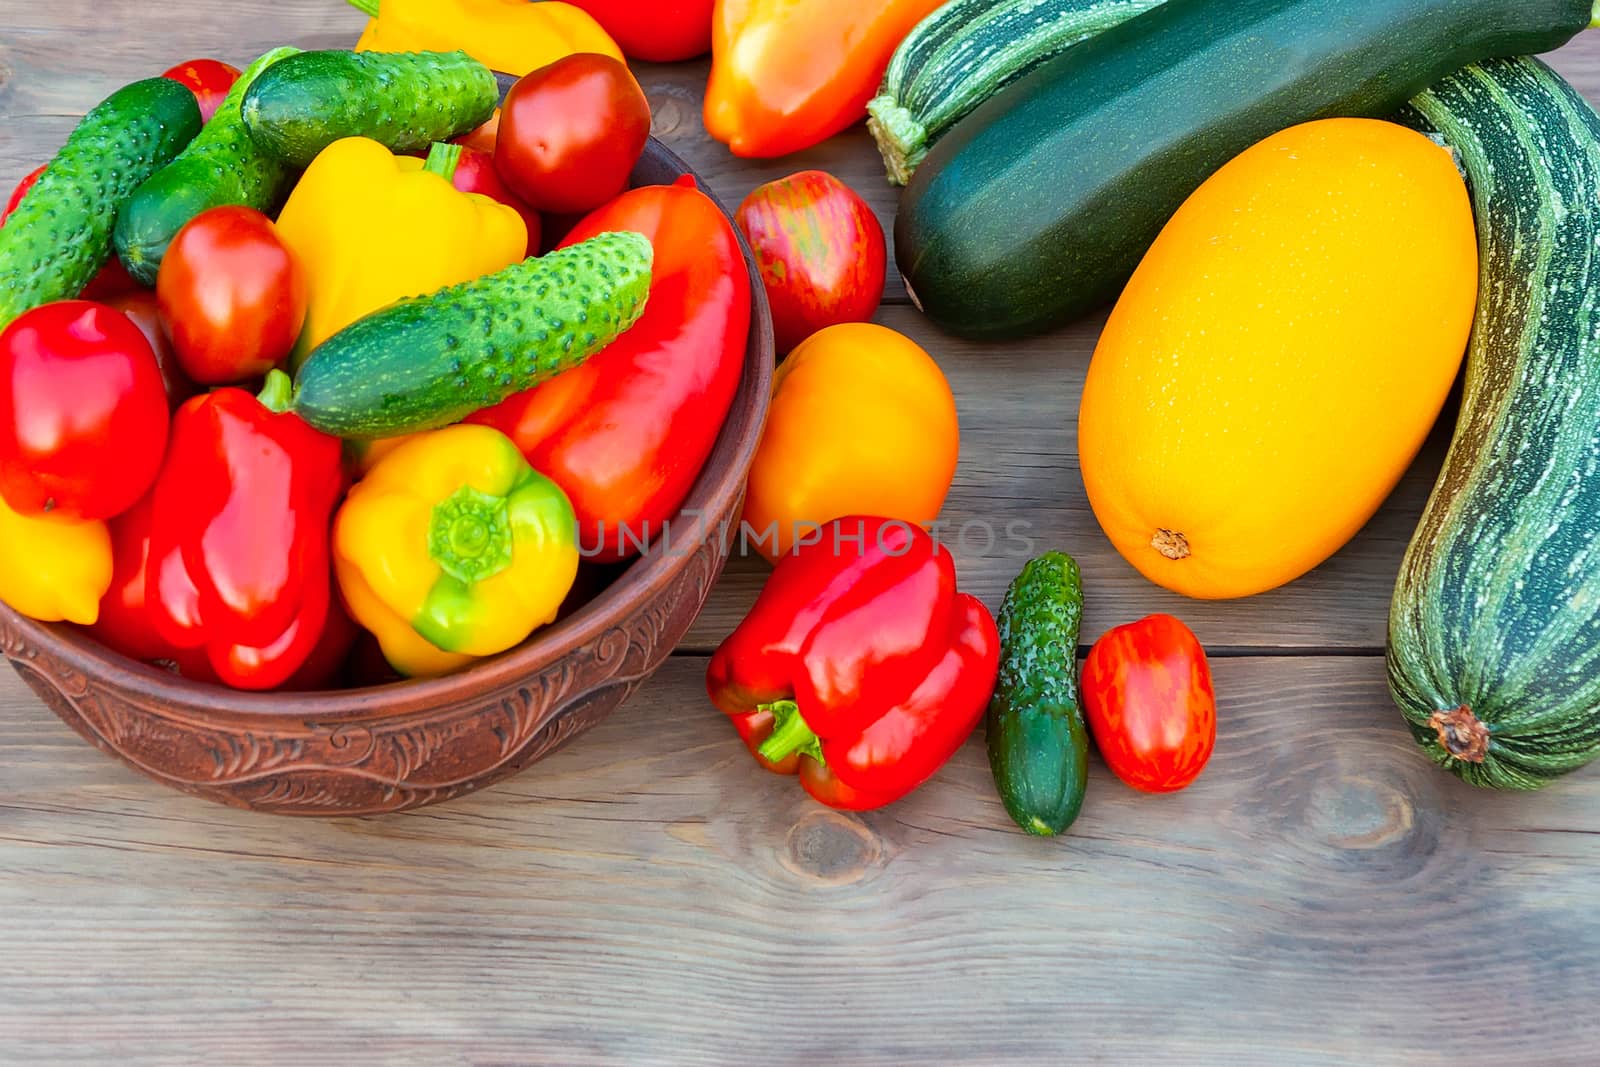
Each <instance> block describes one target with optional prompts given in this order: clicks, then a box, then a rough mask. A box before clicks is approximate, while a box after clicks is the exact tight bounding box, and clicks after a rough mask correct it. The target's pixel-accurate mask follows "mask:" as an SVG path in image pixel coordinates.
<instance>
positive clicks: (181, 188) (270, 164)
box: [112, 48, 299, 285]
mask: <svg viewBox="0 0 1600 1067" xmlns="http://www.w3.org/2000/svg"><path fill="white" fill-rule="evenodd" d="M298 51H299V49H298V48H275V49H273V50H272V51H271V52H268V53H267V54H266V55H264V56H262V57H261V58H260V59H257V60H256V61H255V62H254V63H252V64H250V66H248V67H246V68H245V70H244V73H242V74H240V75H239V80H238V81H236V82H234V83H233V88H231V89H229V90H228V95H227V96H226V97H225V98H223V101H222V104H221V106H220V107H218V108H217V112H216V114H215V115H213V116H211V121H210V122H208V123H206V125H205V128H204V129H203V130H201V131H200V135H199V136H198V137H196V138H195V139H194V140H193V141H191V142H190V143H189V147H188V148H185V149H184V150H183V152H182V154H181V155H179V156H178V158H177V159H174V160H173V161H172V162H171V163H168V164H167V165H166V166H165V167H162V168H161V169H160V170H159V171H157V172H156V173H155V174H154V175H153V176H151V177H150V179H149V180H148V181H146V182H145V183H144V184H143V185H141V186H139V188H138V189H136V190H134V193H133V196H132V197H131V198H130V199H129V200H128V202H127V203H126V204H124V205H123V206H122V211H121V212H120V213H119V214H118V215H117V227H116V230H115V231H114V232H113V233H112V244H113V245H115V247H116V250H117V255H118V257H119V258H121V260H122V265H123V266H124V267H126V268H128V273H129V274H130V275H132V276H133V278H134V279H135V280H136V281H138V282H140V283H141V284H143V285H154V284H155V281H156V274H157V272H159V271H160V269H161V259H162V257H163V256H165V255H166V254H167V246H168V245H169V244H171V243H172V239H173V238H174V237H176V236H177V235H178V231H179V230H181V229H183V227H184V224H185V223H187V222H188V221H189V220H190V219H192V218H194V217H195V216H196V215H198V214H200V213H201V212H202V211H207V210H209V209H211V208H214V207H222V206H223V205H225V204H244V205H246V206H247V207H253V208H255V209H256V210H257V211H272V210H274V209H275V208H277V206H278V204H279V201H281V200H282V199H283V194H284V191H285V190H286V188H287V187H288V183H289V168H288V167H287V166H286V165H285V164H284V163H283V161H282V160H280V159H278V158H277V157H276V156H273V155H269V154H267V153H265V152H263V151H261V150H260V149H259V148H257V147H256V145H255V142H254V141H253V140H252V139H251V137H250V135H249V134H248V133H247V132H245V128H244V120H243V118H242V116H241V115H240V110H239V109H240V104H241V103H242V101H243V100H244V94H245V92H246V91H247V90H248V89H249V88H250V86H251V85H252V84H254V82H255V80H256V78H257V77H258V76H259V75H260V74H261V72H262V71H264V70H266V69H267V68H268V67H270V66H271V65H272V64H274V63H276V62H278V61H279V60H281V59H284V58H285V57H287V56H292V55H294V54H295V53H297V52H298Z"/></svg>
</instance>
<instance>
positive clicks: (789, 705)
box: [756, 700, 827, 764]
mask: <svg viewBox="0 0 1600 1067" xmlns="http://www.w3.org/2000/svg"><path fill="white" fill-rule="evenodd" d="M756 710H757V711H766V712H770V713H771V714H772V717H773V719H774V720H775V724H774V725H773V728H772V736H771V737H768V738H767V739H766V740H765V741H763V742H761V747H760V748H759V749H757V751H758V752H759V753H760V754H761V758H762V759H764V760H766V761H767V762H769V763H781V762H783V761H784V760H785V759H787V758H789V757H790V756H792V755H794V754H795V753H796V752H798V753H800V754H801V755H802V756H810V757H811V758H812V759H814V760H816V761H817V762H818V763H822V764H826V763H827V760H825V759H823V758H822V741H821V740H820V739H819V738H818V737H817V735H816V734H815V733H814V732H813V731H812V729H811V727H810V726H807V725H806V720H805V719H804V718H802V717H801V715H800V705H798V704H796V703H795V702H794V701H792V700H777V701H773V702H772V703H771V704H762V705H761V706H760V707H759V708H757V709H756Z"/></svg>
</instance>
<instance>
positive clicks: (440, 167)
mask: <svg viewBox="0 0 1600 1067" xmlns="http://www.w3.org/2000/svg"><path fill="white" fill-rule="evenodd" d="M460 164H461V146H460V145H458V144H445V143H444V142H443V141H435V142H433V147H432V148H430V149H428V161H427V162H426V163H424V164H423V165H422V169H423V170H425V171H428V172H429V173H430V174H437V175H438V176H439V177H441V178H443V179H444V180H445V181H447V182H454V181H455V180H456V167H458V166H459V165H460Z"/></svg>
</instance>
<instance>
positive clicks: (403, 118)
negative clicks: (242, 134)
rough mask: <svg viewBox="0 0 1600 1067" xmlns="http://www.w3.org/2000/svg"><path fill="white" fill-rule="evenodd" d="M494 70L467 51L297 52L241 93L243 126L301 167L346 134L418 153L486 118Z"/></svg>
mask: <svg viewBox="0 0 1600 1067" xmlns="http://www.w3.org/2000/svg"><path fill="white" fill-rule="evenodd" d="M499 99H500V84H499V82H497V81H495V77H494V73H493V72H492V71H490V70H489V68H488V67H486V66H484V65H483V64H482V63H479V62H478V61H477V60H476V59H473V58H472V57H471V56H469V55H467V54H466V53H465V52H302V53H300V54H299V55H297V56H290V57H289V58H288V59H285V60H283V61H281V62H278V63H274V64H273V65H272V67H271V68H270V69H268V70H266V71H264V72H263V73H262V75H261V77H259V78H257V79H256V80H255V84H253V85H251V86H250V88H249V89H248V90H247V91H246V92H245V95H244V103H243V109H242V110H243V114H244V124H245V127H246V128H247V129H248V130H249V131H250V136H251V137H253V138H255V141H256V143H257V144H258V145H260V146H261V148H262V149H263V150H265V151H267V152H270V153H272V154H273V155H276V156H277V157H278V158H280V159H282V160H284V161H285V162H287V163H288V164H290V165H291V166H294V167H299V168H301V169H304V168H306V167H308V166H310V165H311V161H312V160H313V159H315V158H317V153H318V152H321V151H322V150H323V149H324V148H327V147H328V146H329V145H330V144H332V143H333V142H335V141H338V140H341V139H342V138H345V137H370V138H371V139H372V140H374V141H377V142H378V143H379V144H381V145H383V146H384V147H386V148H388V149H390V150H391V151H394V152H418V151H421V150H423V149H425V148H427V147H428V146H429V145H431V144H432V143H433V142H435V141H448V140H450V139H451V138H453V137H459V136H461V135H462V134H464V133H467V132H469V131H471V130H474V129H476V128H477V127H479V126H481V125H483V124H484V122H486V121H488V118H489V116H490V115H491V114H493V113H494V107H495V104H496V103H497V102H498V101H499Z"/></svg>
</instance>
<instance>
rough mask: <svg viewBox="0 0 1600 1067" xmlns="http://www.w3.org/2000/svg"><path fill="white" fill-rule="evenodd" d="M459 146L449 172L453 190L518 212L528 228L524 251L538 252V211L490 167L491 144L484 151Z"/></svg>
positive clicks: (539, 231) (527, 253)
mask: <svg viewBox="0 0 1600 1067" xmlns="http://www.w3.org/2000/svg"><path fill="white" fill-rule="evenodd" d="M460 147H461V155H460V157H459V158H458V159H457V161H456V167H455V173H453V174H452V175H451V176H450V184H451V185H453V186H455V188H456V191H457V192H460V193H479V194H481V195H483V196H487V197H488V198H489V199H490V200H493V201H495V202H496V203H500V204H504V205H505V206H506V207H508V208H510V209H511V210H513V211H515V212H516V213H517V214H518V215H521V216H522V225H523V226H524V227H525V228H526V229H527V231H528V242H527V245H526V246H525V249H526V253H525V254H526V255H529V256H536V255H538V254H539V238H540V235H541V234H542V232H543V229H544V226H543V224H542V223H541V222H540V221H539V213H538V212H537V211H535V210H533V208H531V207H529V206H528V202H527V201H526V200H523V199H522V197H520V196H518V195H517V194H516V193H514V192H512V191H511V188H510V186H508V185H506V183H505V182H504V181H502V180H501V178H500V174H499V172H498V171H496V170H495V169H494V148H493V146H491V147H490V148H489V150H488V151H484V150H483V149H479V148H469V147H467V146H465V145H462V146H460Z"/></svg>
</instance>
